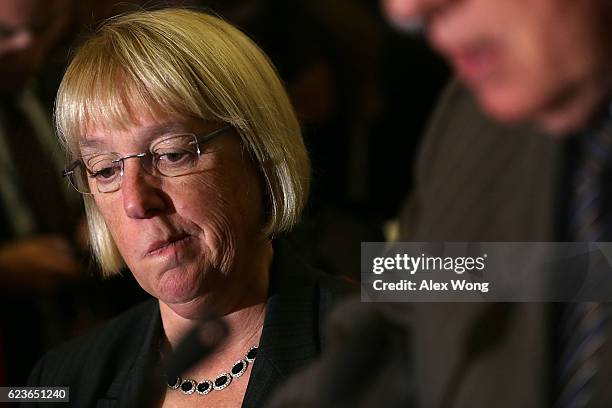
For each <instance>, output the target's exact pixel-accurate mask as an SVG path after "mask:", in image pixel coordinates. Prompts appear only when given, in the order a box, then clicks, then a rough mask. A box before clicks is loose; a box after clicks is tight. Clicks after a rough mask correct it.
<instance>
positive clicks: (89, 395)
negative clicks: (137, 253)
mask: <svg viewBox="0 0 612 408" xmlns="http://www.w3.org/2000/svg"><path fill="white" fill-rule="evenodd" d="M351 290H352V288H351V286H350V285H348V284H347V283H346V282H344V281H341V280H339V279H337V278H334V277H331V276H327V275H324V274H322V273H320V272H318V271H316V270H313V269H312V268H310V267H308V266H307V265H306V264H304V263H303V261H301V260H300V258H299V256H298V255H297V254H295V253H294V252H292V250H291V249H290V248H288V247H287V244H285V243H282V242H281V243H278V244H277V245H275V254H274V262H273V266H272V273H271V286H270V296H269V298H268V302H267V309H266V316H265V321H264V327H263V332H262V337H261V340H260V344H259V346H260V349H259V353H258V356H257V359H256V360H255V363H254V365H253V368H252V370H253V371H252V372H251V377H250V381H249V385H248V387H247V391H246V395H245V398H244V401H243V405H242V406H243V407H261V406H262V405H263V403H264V401H265V400H266V398H267V397H268V396H269V395H270V393H271V391H272V389H274V388H275V387H276V386H277V385H278V384H279V383H280V382H281V381H282V380H283V379H284V378H285V377H287V376H288V375H289V374H290V373H291V372H292V371H294V370H295V369H297V368H299V367H301V366H303V365H304V364H306V363H307V362H308V361H310V360H312V359H313V358H314V357H315V356H316V355H318V354H319V352H320V350H321V347H322V341H323V339H322V338H321V336H320V331H319V325H320V323H321V321H322V319H323V317H324V315H325V314H326V313H327V311H328V310H329V309H330V308H331V307H332V305H333V304H334V303H335V302H336V301H337V300H338V298H339V297H341V296H342V295H344V294H345V293H349V292H350V291H351ZM161 334H162V324H161V317H160V314H159V305H158V302H157V300H156V299H151V300H149V301H147V302H144V303H142V304H140V305H139V306H137V307H135V308H133V309H131V310H129V311H128V312H126V313H124V314H122V315H120V316H119V317H117V318H115V319H113V320H112V321H110V322H109V323H107V324H106V325H104V326H102V327H100V328H98V329H96V330H93V331H91V332H89V333H87V334H85V335H84V336H82V337H79V338H77V339H76V340H73V341H71V342H69V343H67V344H65V345H63V346H61V347H60V348H58V349H56V350H53V351H51V352H49V353H48V354H47V355H46V356H44V357H43V358H42V359H41V360H40V361H39V362H38V364H37V365H36V366H35V367H34V369H33V371H32V373H31V375H30V380H29V385H30V386H69V387H70V406H74V407H133V406H135V405H136V404H137V401H139V400H138V398H139V396H140V395H142V393H146V392H148V390H147V384H145V379H146V378H147V372H148V370H150V369H151V365H150V364H151V361H152V357H153V360H155V359H157V356H158V355H159V351H158V344H159V343H158V342H159V339H160V336H161ZM194 397H195V398H198V397H199V396H197V395H195V396H194ZM28 406H32V405H31V404H30V405H28ZM45 406H48V404H46V405H45Z"/></svg>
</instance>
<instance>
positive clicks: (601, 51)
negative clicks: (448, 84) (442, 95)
mask: <svg viewBox="0 0 612 408" xmlns="http://www.w3.org/2000/svg"><path fill="white" fill-rule="evenodd" d="M604 3H605V0H494V1H492V0H386V2H385V6H386V11H387V14H388V15H389V17H390V18H391V19H392V20H394V21H396V22H399V23H401V22H402V21H407V20H411V19H414V18H416V17H421V18H423V19H424V21H425V24H426V30H427V36H428V38H429V40H430V41H431V43H432V45H433V46H434V47H435V48H436V49H437V50H439V51H440V52H441V53H442V54H443V55H444V56H445V57H446V58H447V59H448V60H449V62H450V63H451V64H452V66H453V68H454V69H455V71H456V72H457V74H458V76H459V77H460V78H461V79H462V80H463V81H464V82H465V83H466V84H467V85H468V86H469V87H470V88H471V89H472V90H473V91H474V93H475V95H476V97H477V98H478V100H479V102H480V104H481V105H482V106H483V108H484V109H485V110H486V111H488V112H489V113H490V114H491V115H492V116H494V117H495V118H497V119H499V120H503V121H516V120H535V121H536V122H538V123H539V124H540V125H542V126H543V127H544V128H545V129H547V130H549V131H552V132H559V133H560V132H566V131H570V130H575V129H579V128H580V127H581V126H584V125H585V124H586V122H587V121H588V120H589V119H590V116H591V115H592V114H593V113H594V111H595V110H596V109H597V108H598V106H599V105H601V104H602V102H603V101H604V100H605V98H606V94H607V95H609V91H610V78H611V77H612V72H611V70H610V48H611V44H610V37H609V32H606V30H609V28H607V26H608V24H606V23H607V22H608V19H609V18H610V6H606V5H604Z"/></svg>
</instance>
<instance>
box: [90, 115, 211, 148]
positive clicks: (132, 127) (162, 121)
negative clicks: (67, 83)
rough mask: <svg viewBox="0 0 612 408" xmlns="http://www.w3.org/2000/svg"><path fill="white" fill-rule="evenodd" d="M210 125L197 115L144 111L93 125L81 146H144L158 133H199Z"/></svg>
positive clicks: (164, 134)
mask: <svg viewBox="0 0 612 408" xmlns="http://www.w3.org/2000/svg"><path fill="white" fill-rule="evenodd" d="M207 127H208V126H207V124H206V123H205V122H203V121H202V120H199V119H194V118H176V117H175V118H172V117H160V118H154V117H152V116H150V115H145V116H140V117H139V118H138V119H137V120H136V121H134V122H132V123H129V124H120V125H119V124H118V125H117V126H112V125H111V126H95V125H90V126H88V127H87V128H86V129H85V132H84V133H83V134H82V135H81V137H80V138H79V148H80V150H81V152H85V151H92V150H93V151H99V150H113V149H115V150H120V149H123V148H142V147H143V146H147V145H148V144H150V143H151V142H152V141H153V140H155V139H157V138H159V137H163V136H166V135H171V134H178V133H198V132H200V131H202V130H203V129H206V128H207Z"/></svg>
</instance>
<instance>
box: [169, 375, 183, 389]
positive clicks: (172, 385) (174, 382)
mask: <svg viewBox="0 0 612 408" xmlns="http://www.w3.org/2000/svg"><path fill="white" fill-rule="evenodd" d="M180 382H181V377H178V376H177V377H174V378H169V379H168V387H170V388H176V387H177V386H178V384H179V383H180Z"/></svg>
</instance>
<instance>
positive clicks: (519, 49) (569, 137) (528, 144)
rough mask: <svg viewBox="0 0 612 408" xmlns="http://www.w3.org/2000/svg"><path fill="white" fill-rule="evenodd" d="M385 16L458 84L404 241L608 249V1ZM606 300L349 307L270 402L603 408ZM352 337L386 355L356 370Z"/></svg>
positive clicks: (559, 0)
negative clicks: (323, 345)
mask: <svg viewBox="0 0 612 408" xmlns="http://www.w3.org/2000/svg"><path fill="white" fill-rule="evenodd" d="M384 7H385V10H386V13H387V15H388V16H389V19H390V20H391V21H392V22H393V24H394V25H395V26H397V27H403V28H405V29H407V30H411V31H415V30H417V31H418V30H422V32H423V33H424V34H425V35H426V36H427V38H428V39H429V41H430V42H431V44H432V46H433V47H434V48H435V49H436V50H437V51H439V52H440V53H441V54H442V55H443V56H444V57H445V58H446V59H447V60H448V61H449V63H450V64H451V66H452V67H453V69H454V70H455V73H456V75H457V79H456V80H455V81H454V82H453V83H452V84H451V85H450V86H449V87H448V89H447V90H446V92H445V94H444V95H443V97H442V99H441V101H440V104H439V106H438V108H437V109H436V111H435V113H434V115H433V117H432V120H431V122H430V125H429V127H428V130H427V132H426V135H425V137H424V139H423V142H422V145H421V147H420V155H419V160H418V163H417V167H416V180H415V187H414V190H413V192H412V193H411V195H410V197H409V199H408V200H407V203H406V205H405V208H404V211H403V214H402V218H401V236H400V238H401V239H402V240H405V241H611V240H612V191H610V188H611V187H610V186H612V182H611V180H612V178H611V175H612V134H611V132H612V118H611V115H612V113H611V111H610V109H611V106H610V105H611V95H612V41H610V40H611V38H612V33H611V32H610V30H611V29H612V24H611V21H612V3H610V2H609V1H606V0H529V1H516V0H498V1H489V0H463V1H451V0H386V1H384ZM608 306H609V305H607V304H602V303H597V302H594V303H570V304H524V303H514V304H502V303H461V304H449V303H436V304H432V303H415V304H411V305H400V304H387V305H376V307H373V308H367V307H360V306H359V305H357V304H355V303H353V304H350V303H349V304H347V305H344V306H343V307H341V308H340V309H338V310H337V312H335V313H334V314H333V315H332V319H331V323H330V333H332V334H335V335H336V336H338V335H339V334H341V335H342V341H340V338H338V339H336V341H334V339H333V337H334V336H330V337H331V338H330V340H329V342H330V349H329V351H330V352H329V354H327V355H326V356H325V357H324V358H323V359H321V361H319V362H318V363H317V364H316V365H315V366H313V367H312V368H311V369H310V370H307V371H306V372H305V373H304V374H302V375H301V376H299V377H297V378H295V379H294V380H293V381H292V382H291V383H290V385H289V386H288V387H287V388H286V389H284V390H283V392H282V393H281V394H279V395H278V396H277V399H276V400H275V401H274V403H273V404H272V406H274V407H289V406H297V405H299V406H317V407H322V406H339V405H341V404H346V405H347V406H348V405H350V406H360V404H361V406H373V405H374V404H380V405H385V406H410V405H407V404H410V403H414V404H415V405H417V406H422V407H427V408H429V407H491V406H495V407H517V406H520V407H533V408H536V407H545V406H555V407H587V406H588V407H608V406H610V405H612V393H611V392H610V389H609V384H610V381H611V380H612V338H610V328H609V325H608V322H609V321H610V311H609V307H608ZM372 333H377V334H376V335H374V334H372ZM356 341H369V342H371V346H372V347H373V345H374V344H379V345H380V344H382V345H385V346H384V347H380V352H378V353H371V355H369V354H365V353H362V354H360V357H362V359H363V358H365V359H366V360H367V361H360V362H358V363H353V362H352V360H350V359H349V357H350V356H349V354H348V353H352V354H355V351H356V350H355V348H350V347H346V346H345V345H346V344H352V343H353V342H356ZM334 345H335V346H334ZM347 350H348V351H347ZM407 351H409V352H410V353H409V354H407ZM344 354H346V358H343V357H342V356H343V355H344ZM364 355H365V357H364ZM338 362H342V363H344V364H343V365H342V364H338ZM349 363H350V364H353V365H351V366H350V368H349V369H348V370H347V369H346V367H347V364H349ZM349 372H353V373H355V375H354V376H348V377H347V376H346V374H347V373H349ZM340 376H344V378H345V379H344V380H343V381H336V382H335V383H334V385H333V386H329V385H328V384H329V383H330V379H331V378H338V377H340ZM356 384H358V385H357V386H356ZM313 390H317V391H316V392H314V391H313Z"/></svg>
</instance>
